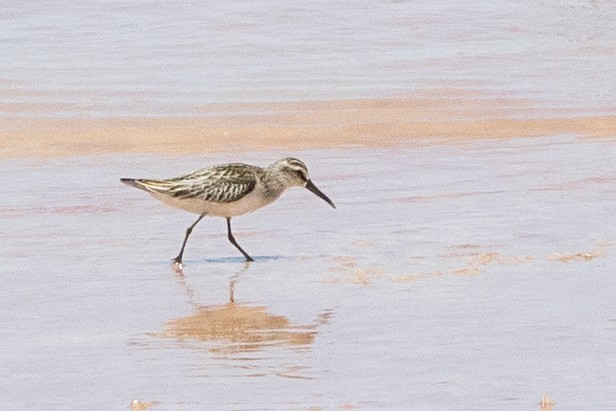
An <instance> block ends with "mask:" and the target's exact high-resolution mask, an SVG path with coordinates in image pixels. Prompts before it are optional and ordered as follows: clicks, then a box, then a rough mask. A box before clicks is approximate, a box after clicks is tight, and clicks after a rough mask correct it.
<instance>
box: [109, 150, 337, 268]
mask: <svg viewBox="0 0 616 411" xmlns="http://www.w3.org/2000/svg"><path fill="white" fill-rule="evenodd" d="M120 180H121V181H122V182H123V183H125V184H128V185H130V186H133V187H137V188H139V189H141V190H144V191H147V192H148V193H150V194H151V195H152V196H154V197H155V198H157V199H158V200H160V201H162V202H163V203H165V204H167V205H170V206H172V207H176V208H180V209H182V210H186V211H190V212H192V213H195V214H198V215H199V218H197V221H195V222H194V223H193V224H192V225H191V226H190V227H188V228H187V229H186V235H185V236H184V241H183V242H182V248H181V249H180V253H179V254H178V256H177V257H175V258H174V259H173V261H174V263H175V264H176V266H177V267H179V268H180V269H181V268H182V256H183V255H184V247H186V242H187V241H188V236H190V233H191V232H192V230H193V228H195V226H196V225H197V223H199V221H201V219H202V218H203V217H205V216H218V217H224V218H226V219H227V236H228V238H229V241H230V242H231V244H233V245H234V246H235V247H236V248H237V249H238V250H239V251H240V252H241V253H242V254H243V255H244V257H245V258H246V261H254V260H253V259H252V257H250V256H249V255H248V253H246V251H244V250H243V249H242V247H240V246H239V244H238V243H237V241H235V238H234V237H233V233H231V217H235V216H238V215H242V214H246V213H250V212H252V211H255V210H257V209H259V208H261V207H263V206H266V205H268V204H270V203H272V202H273V201H274V200H276V199H277V198H278V197H280V195H281V194H282V193H283V192H284V191H285V190H286V189H288V188H292V187H306V188H307V189H308V190H310V191H312V192H313V193H314V194H316V195H317V196H319V197H321V198H322V199H323V200H325V201H326V202H327V203H328V204H329V205H330V206H332V207H333V208H336V206H335V205H334V203H333V201H332V200H330V199H329V197H327V196H326V195H325V194H324V193H323V192H322V191H321V190H319V189H318V188H317V187H316V186H315V185H314V183H313V182H312V181H311V180H310V177H309V176H308V168H307V167H306V165H305V164H304V163H303V162H302V161H300V160H298V159H296V158H283V159H281V160H278V161H276V162H275V163H273V164H271V165H270V166H268V167H265V168H261V167H256V166H251V165H248V164H241V163H232V164H224V165H219V166H214V167H208V168H203V169H201V170H197V171H195V172H193V173H190V174H187V175H185V176H181V177H177V178H171V179H168V180H148V179H133V178H122V179H120Z"/></svg>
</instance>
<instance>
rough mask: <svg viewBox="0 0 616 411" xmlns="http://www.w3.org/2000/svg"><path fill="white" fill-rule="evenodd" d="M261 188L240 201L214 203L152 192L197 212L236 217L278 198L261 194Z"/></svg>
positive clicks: (179, 206)
mask: <svg viewBox="0 0 616 411" xmlns="http://www.w3.org/2000/svg"><path fill="white" fill-rule="evenodd" d="M259 191H260V190H253V191H252V192H250V193H249V194H247V195H246V196H244V197H242V198H241V199H239V200H238V201H234V202H232V203H214V202H211V201H204V200H198V199H180V198H174V197H170V196H167V195H164V194H159V193H152V192H151V193H150V194H152V195H153V196H154V197H156V198H157V199H158V200H160V201H162V202H163V203H165V204H167V205H170V206H171V207H175V208H179V209H181V210H186V211H190V212H191V213H195V214H206V215H211V216H218V217H234V216H238V215H243V214H247V213H250V212H252V211H255V210H257V209H259V208H261V207H264V206H266V205H268V204H270V203H272V202H273V201H274V200H275V199H276V198H271V197H269V198H266V197H264V196H262V195H259V194H258V192H259Z"/></svg>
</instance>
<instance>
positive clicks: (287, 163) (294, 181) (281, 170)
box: [271, 157, 336, 208]
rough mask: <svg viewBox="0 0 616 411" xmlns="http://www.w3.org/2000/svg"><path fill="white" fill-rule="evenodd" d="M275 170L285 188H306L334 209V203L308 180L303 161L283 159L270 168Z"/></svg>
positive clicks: (306, 168)
mask: <svg viewBox="0 0 616 411" xmlns="http://www.w3.org/2000/svg"><path fill="white" fill-rule="evenodd" d="M271 167H272V168H273V169H275V170H276V171H277V172H278V174H279V175H280V178H281V179H282V180H283V181H284V184H285V186H287V187H289V188H290V187H306V188H307V189H308V190H310V191H311V192H313V193H314V194H316V195H317V196H319V197H321V198H322V199H323V200H325V202H327V204H329V205H330V206H332V207H333V208H336V206H335V205H334V202H333V201H332V200H330V199H329V197H327V196H326V195H325V194H324V193H323V192H322V191H321V190H319V189H318V188H317V186H315V185H314V183H313V182H312V180H310V176H309V175H308V167H306V164H304V162H303V161H301V160H298V159H297V158H291V157H287V158H283V159H281V160H278V161H276V162H275V163H274V164H272V166H271Z"/></svg>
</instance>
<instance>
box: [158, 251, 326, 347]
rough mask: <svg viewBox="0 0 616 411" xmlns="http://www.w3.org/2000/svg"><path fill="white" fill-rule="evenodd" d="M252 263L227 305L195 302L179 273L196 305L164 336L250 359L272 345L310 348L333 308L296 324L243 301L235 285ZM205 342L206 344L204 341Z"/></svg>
mask: <svg viewBox="0 0 616 411" xmlns="http://www.w3.org/2000/svg"><path fill="white" fill-rule="evenodd" d="M249 265H250V263H246V265H245V266H244V267H243V269H242V270H240V272H238V273H237V274H235V275H234V276H233V277H231V279H230V281H229V302H228V303H226V304H224V305H212V306H202V305H199V304H197V303H196V302H195V293H194V292H193V290H192V288H191V287H190V286H189V285H188V283H187V281H186V277H185V276H184V274H183V273H182V272H181V271H179V272H177V273H176V275H177V279H178V282H179V284H180V285H181V286H182V288H183V289H184V291H185V292H186V294H187V296H188V300H189V302H190V303H191V305H193V306H194V307H195V311H194V313H193V314H192V315H189V316H186V317H181V318H177V319H173V320H170V321H168V322H167V324H166V326H165V331H164V333H162V336H163V337H165V338H173V339H176V340H178V341H180V342H182V343H187V344H188V345H189V346H194V343H195V342H197V343H199V344H198V347H197V348H199V349H205V350H207V351H208V352H210V353H212V354H214V355H217V356H224V357H227V358H233V357H235V358H238V359H242V358H244V359H247V357H245V356H244V357H242V356H241V355H240V356H238V355H237V354H246V353H250V352H255V351H259V350H263V349H265V348H271V347H285V348H291V349H293V350H304V349H305V350H308V349H310V347H311V346H312V345H313V344H314V341H315V337H316V335H317V332H318V328H319V326H320V325H322V324H325V323H327V322H328V320H329V318H330V317H331V315H332V311H331V310H325V311H324V312H322V313H321V314H319V315H318V316H317V318H316V320H315V321H313V322H310V323H308V324H292V323H291V321H290V320H289V319H288V318H287V317H285V316H283V315H274V314H271V313H269V312H268V309H267V307H265V306H258V305H257V306H255V305H248V304H241V303H238V302H236V299H235V285H236V283H237V281H238V280H239V279H240V275H241V274H242V273H243V272H245V271H246V270H247V269H248V267H249ZM201 343H204V344H201Z"/></svg>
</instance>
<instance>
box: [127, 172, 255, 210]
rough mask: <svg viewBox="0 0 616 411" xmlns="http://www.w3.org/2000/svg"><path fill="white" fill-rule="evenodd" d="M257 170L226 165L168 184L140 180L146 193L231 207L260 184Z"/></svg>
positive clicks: (170, 180) (178, 178)
mask: <svg viewBox="0 0 616 411" xmlns="http://www.w3.org/2000/svg"><path fill="white" fill-rule="evenodd" d="M256 172H258V167H253V166H248V165H245V164H227V165H225V166H216V167H210V168H204V169H202V170H198V171H195V172H194V173H191V174H188V175H185V176H182V177H177V178H173V179H169V180H137V181H138V182H139V183H140V184H141V185H142V186H143V188H144V189H145V190H147V191H152V192H157V193H161V194H167V195H169V196H171V197H175V198H180V199H188V198H195V199H199V200H205V201H213V202H217V203H231V202H233V201H237V200H239V199H240V198H242V197H244V196H245V195H246V194H248V193H250V192H251V191H252V190H253V189H254V188H255V185H256V184H257V179H256V176H255V173H256Z"/></svg>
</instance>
